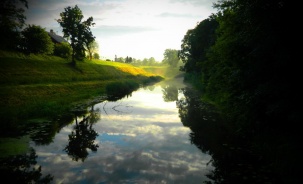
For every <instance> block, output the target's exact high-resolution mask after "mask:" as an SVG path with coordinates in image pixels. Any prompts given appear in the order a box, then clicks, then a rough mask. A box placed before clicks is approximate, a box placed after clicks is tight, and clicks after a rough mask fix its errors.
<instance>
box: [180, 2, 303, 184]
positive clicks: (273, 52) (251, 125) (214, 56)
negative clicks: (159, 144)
mask: <svg viewBox="0 0 303 184" xmlns="http://www.w3.org/2000/svg"><path fill="white" fill-rule="evenodd" d="M215 7H216V8H217V9H218V10H219V11H218V13H217V14H215V15H212V16H210V17H209V18H208V19H206V20H203V21H202V22H200V23H199V24H198V25H197V26H196V27H195V28H194V29H192V30H189V31H188V32H187V33H186V35H185V36H184V39H183V42H182V49H181V51H180V58H181V59H182V61H183V62H184V63H185V65H184V68H183V70H184V71H185V72H187V73H188V74H190V75H191V76H192V75H195V78H196V79H197V80H198V84H199V89H202V90H203V92H204V93H203V94H204V98H208V99H209V100H212V101H213V102H215V103H216V104H217V105H218V107H220V109H221V110H222V112H223V114H224V115H225V117H226V119H227V120H228V122H229V124H228V126H230V127H232V128H231V130H233V131H234V132H230V134H233V135H236V137H237V139H242V140H247V142H248V144H249V146H248V147H250V148H249V149H252V150H254V151H256V152H259V153H261V152H262V153H263V156H262V159H263V160H264V161H265V160H266V162H269V163H270V164H271V167H272V168H274V169H276V170H278V169H277V168H279V169H281V170H283V172H284V174H285V175H288V177H285V178H284V179H281V183H287V182H286V181H287V180H290V178H293V179H294V178H295V176H296V174H298V173H297V172H298V170H297V169H295V168H296V166H294V165H293V164H290V163H293V162H294V161H295V160H296V159H297V158H299V156H298V155H299V154H298V153H297V151H296V150H297V148H298V145H299V144H298V137H299V134H300V133H299V132H298V130H299V125H300V123H301V122H302V116H301V114H302V108H301V107H299V105H298V104H299V99H300V96H299V95H300V94H302V93H301V89H299V88H298V84H299V68H300V67H299V65H298V63H297V62H296V60H297V59H296V58H295V57H296V56H295V54H296V52H295V48H294V45H293V44H292V43H291V42H292V41H293V40H294V38H293V37H294V34H293V32H292V29H290V24H289V20H291V17H290V14H288V13H286V12H291V11H290V3H289V2H287V1H285V0H267V1H259V0H246V1H243V0H226V1H219V2H218V3H217V4H216V5H215ZM265 150H266V151H265ZM268 150H271V151H270V152H271V153H272V152H275V154H274V156H273V155H271V154H269V151H268ZM286 150H287V151H286ZM260 159H261V158H260ZM296 161H298V160H296ZM277 172H280V171H277ZM281 174H282V173H281ZM283 180H284V181H283ZM294 180H295V179H294Z"/></svg>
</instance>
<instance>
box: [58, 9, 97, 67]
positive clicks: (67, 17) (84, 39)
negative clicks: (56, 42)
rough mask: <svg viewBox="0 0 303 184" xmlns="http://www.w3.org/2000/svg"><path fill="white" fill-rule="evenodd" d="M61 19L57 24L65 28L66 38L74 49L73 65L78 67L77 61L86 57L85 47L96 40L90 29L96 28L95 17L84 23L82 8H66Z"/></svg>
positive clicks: (61, 14)
mask: <svg viewBox="0 0 303 184" xmlns="http://www.w3.org/2000/svg"><path fill="white" fill-rule="evenodd" d="M60 17H61V18H60V19H58V20H57V22H58V23H59V24H60V26H61V27H62V28H63V30H62V31H63V33H64V37H69V38H70V41H71V47H72V65H73V66H75V65H76V61H75V59H79V60H82V59H83V58H84V57H85V46H86V47H87V46H88V45H89V44H90V43H91V42H93V41H94V40H95V37H94V36H93V34H92V32H91V30H90V27H91V26H94V25H95V23H94V22H93V17H89V18H88V19H87V20H85V21H82V19H83V18H84V17H83V14H82V11H81V10H80V8H79V7H78V6H77V5H75V7H73V8H72V7H70V6H68V7H66V8H64V12H62V13H60Z"/></svg>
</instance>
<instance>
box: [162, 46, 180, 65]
mask: <svg viewBox="0 0 303 184" xmlns="http://www.w3.org/2000/svg"><path fill="white" fill-rule="evenodd" d="M163 55H164V59H163V61H162V63H167V64H168V65H169V66H171V67H176V66H177V65H178V63H179V61H180V59H179V57H178V50H175V49H165V51H164V54H163Z"/></svg>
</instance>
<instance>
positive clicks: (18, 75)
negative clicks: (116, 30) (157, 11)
mask: <svg viewBox="0 0 303 184" xmlns="http://www.w3.org/2000/svg"><path fill="white" fill-rule="evenodd" d="M165 68H167V67H165V66H164V67H162V69H161V71H162V73H161V72H160V73H155V70H153V69H151V70H148V69H146V67H145V68H143V67H135V66H133V65H131V64H126V63H118V62H111V61H102V60H84V61H78V62H77V65H76V67H72V66H71V65H70V61H68V60H66V59H63V58H60V57H56V56H45V55H32V54H31V55H24V54H21V53H13V52H6V51H0V75H1V77H0V84H1V86H0V95H1V100H0V117H1V119H0V120H1V123H0V125H1V127H2V128H9V127H11V126H13V127H14V126H15V124H18V123H19V124H20V123H22V122H23V123H24V122H26V120H27V119H30V118H49V119H51V118H54V117H56V116H57V115H60V114H62V113H64V112H66V111H68V110H69V109H71V108H73V106H74V105H75V104H79V103H84V102H85V101H88V100H92V99H94V98H97V97H99V96H102V95H103V96H104V95H105V94H108V93H110V92H111V91H112V92H113V93H114V92H115V91H119V90H124V89H121V87H122V88H134V86H140V85H146V84H148V83H150V82H158V81H160V80H162V79H164V77H165V76H164V75H165V72H163V71H164V70H165ZM110 90H111V91H110ZM128 90H130V89H128Z"/></svg>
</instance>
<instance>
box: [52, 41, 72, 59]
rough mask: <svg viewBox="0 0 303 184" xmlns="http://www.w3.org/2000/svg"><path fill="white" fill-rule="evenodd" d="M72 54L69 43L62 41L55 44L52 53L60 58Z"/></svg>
mask: <svg viewBox="0 0 303 184" xmlns="http://www.w3.org/2000/svg"><path fill="white" fill-rule="evenodd" d="M71 54H72V48H71V46H70V44H69V43H67V42H62V43H57V44H55V49H54V55H55V56H59V57H62V58H69V57H70V56H71Z"/></svg>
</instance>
